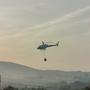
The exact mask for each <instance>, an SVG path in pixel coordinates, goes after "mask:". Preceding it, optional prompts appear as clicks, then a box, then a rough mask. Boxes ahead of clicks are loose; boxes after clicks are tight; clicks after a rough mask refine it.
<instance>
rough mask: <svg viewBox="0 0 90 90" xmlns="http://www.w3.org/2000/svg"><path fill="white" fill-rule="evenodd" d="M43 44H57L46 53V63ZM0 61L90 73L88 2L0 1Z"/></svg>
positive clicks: (57, 0)
mask: <svg viewBox="0 0 90 90" xmlns="http://www.w3.org/2000/svg"><path fill="white" fill-rule="evenodd" d="M42 41H45V42H54V43H56V42H57V41H60V45H59V47H53V48H48V49H47V50H46V58H47V59H48V61H47V62H44V61H43V58H44V52H43V51H39V50H37V47H38V45H40V44H41V42H42ZM0 61H9V62H14V63H18V64H23V65H26V66H29V67H32V68H36V69H44V70H46V69H49V70H51V69H52V70H53V69H54V70H65V71H71V70H72V71H90V65H89V64H90V0H0Z"/></svg>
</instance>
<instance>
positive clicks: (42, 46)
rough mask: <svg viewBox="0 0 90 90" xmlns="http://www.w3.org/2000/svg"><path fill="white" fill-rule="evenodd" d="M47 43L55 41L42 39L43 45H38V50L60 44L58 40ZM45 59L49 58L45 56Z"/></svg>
mask: <svg viewBox="0 0 90 90" xmlns="http://www.w3.org/2000/svg"><path fill="white" fill-rule="evenodd" d="M47 43H53V42H46V43H45V42H44V41H42V44H41V45H39V46H38V47H37V49H38V50H44V51H45V50H46V49H47V48H49V47H53V46H59V41H58V42H57V43H55V44H47ZM44 61H47V58H44Z"/></svg>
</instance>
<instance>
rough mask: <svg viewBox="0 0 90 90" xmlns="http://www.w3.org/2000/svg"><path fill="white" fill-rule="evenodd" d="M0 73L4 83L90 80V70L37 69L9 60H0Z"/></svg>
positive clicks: (35, 83) (40, 83)
mask: <svg viewBox="0 0 90 90" xmlns="http://www.w3.org/2000/svg"><path fill="white" fill-rule="evenodd" d="M0 73H1V75H2V81H3V82H5V81H6V83H7V82H8V83H17V84H18V83H19V84H20V83H21V84H28V85H45V84H48V83H49V84H50V83H59V82H75V81H81V82H89V81H90V72H80V71H69V72H68V71H57V70H37V69H33V68H30V67H27V66H23V65H19V64H15V63H11V62H0Z"/></svg>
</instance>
